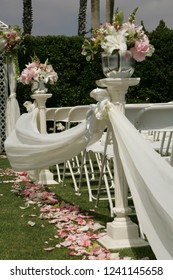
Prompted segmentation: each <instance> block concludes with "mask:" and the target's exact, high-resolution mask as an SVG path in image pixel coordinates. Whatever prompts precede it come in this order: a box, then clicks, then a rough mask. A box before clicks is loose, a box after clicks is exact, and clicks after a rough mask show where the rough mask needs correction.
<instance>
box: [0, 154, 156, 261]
mask: <svg viewBox="0 0 173 280" xmlns="http://www.w3.org/2000/svg"><path fill="white" fill-rule="evenodd" d="M9 168H10V166H9V162H8V160H7V159H5V158H0V205H1V211H0V259H1V260H27V259H28V260H74V259H83V257H82V256H71V255H70V254H69V253H70V250H69V249H68V248H66V247H61V248H55V249H54V250H50V251H46V250H45V248H47V247H52V246H53V247H55V245H56V244H57V243H58V240H57V239H56V238H55V234H56V229H55V226H54V225H52V224H50V223H49V221H48V220H45V219H40V218H39V215H40V208H39V206H38V205H36V204H33V205H32V204H31V205H30V206H29V207H28V208H26V209H21V207H24V206H25V202H24V199H23V197H22V196H19V195H17V194H15V193H13V192H11V189H12V186H13V185H14V182H11V181H12V180H13V179H15V178H16V177H15V174H13V173H12V172H9ZM7 171H8V172H7ZM25 184H26V182H20V183H19V185H20V186H24V185H25ZM49 191H50V192H55V193H56V195H57V197H58V200H59V201H64V202H66V203H69V204H74V205H78V206H79V207H80V211H81V213H83V214H87V215H92V217H93V218H92V219H94V221H95V222H99V223H100V224H102V225H106V223H107V222H109V221H112V219H113V218H111V217H110V212H109V205H108V202H107V201H101V202H100V203H99V207H98V208H95V202H89V201H88V193H87V191H86V189H85V188H84V187H82V189H81V196H77V195H76V194H75V192H74V188H73V185H72V183H71V180H69V179H66V184H65V186H64V187H63V188H62V186H61V184H58V185H52V186H49ZM131 219H132V220H134V221H135V222H136V221H137V220H136V215H134V213H133V215H132V216H131ZM28 221H32V222H34V223H35V225H34V226H30V225H28ZM62 241H63V240H62ZM118 252H119V254H120V256H121V257H124V256H128V257H131V258H133V259H143V258H144V259H145V258H149V259H152V260H153V259H155V256H154V254H153V252H152V250H151V248H150V246H147V247H143V248H128V249H123V250H118Z"/></svg>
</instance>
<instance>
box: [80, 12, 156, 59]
mask: <svg viewBox="0 0 173 280" xmlns="http://www.w3.org/2000/svg"><path fill="white" fill-rule="evenodd" d="M137 9H138V8H136V9H135V10H134V11H133V12H132V13H131V15H130V17H129V19H128V22H125V23H123V20H124V15H123V12H122V11H120V12H119V11H118V9H117V11H116V12H115V14H114V16H113V21H112V24H110V23H105V24H103V25H101V26H100V28H98V29H94V30H93V31H92V36H91V38H90V39H87V38H86V39H85V40H84V43H83V45H82V54H83V55H85V56H86V60H87V61H90V60H91V59H93V58H94V55H95V54H96V53H98V52H99V51H101V52H105V53H107V54H108V55H111V54H112V53H113V52H114V51H120V52H125V51H127V50H129V51H131V53H132V57H133V58H134V60H136V61H138V62H140V61H143V60H145V58H146V56H151V55H152V54H153V53H154V47H153V45H151V44H150V42H149V38H148V36H147V35H146V34H145V32H144V30H143V26H137V25H136V24H135V15H136V11H137Z"/></svg>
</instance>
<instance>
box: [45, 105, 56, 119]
mask: <svg viewBox="0 0 173 280" xmlns="http://www.w3.org/2000/svg"><path fill="white" fill-rule="evenodd" d="M56 109H57V107H56V108H46V120H47V121H54V113H55V111H56Z"/></svg>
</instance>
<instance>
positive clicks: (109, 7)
mask: <svg viewBox="0 0 173 280" xmlns="http://www.w3.org/2000/svg"><path fill="white" fill-rule="evenodd" d="M114 2H115V1H114V0H106V22H110V23H112V19H113V13H114Z"/></svg>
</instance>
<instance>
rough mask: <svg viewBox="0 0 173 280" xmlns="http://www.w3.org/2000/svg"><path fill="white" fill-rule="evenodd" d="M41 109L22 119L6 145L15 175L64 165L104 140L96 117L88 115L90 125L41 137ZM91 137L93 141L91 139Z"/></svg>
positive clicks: (22, 116) (86, 123) (25, 115)
mask: <svg viewBox="0 0 173 280" xmlns="http://www.w3.org/2000/svg"><path fill="white" fill-rule="evenodd" d="M37 115H38V109H37V108H36V109H35V110H34V111H32V112H30V113H26V114H23V115H21V117H20V118H19V119H18V121H17V123H16V129H15V130H14V131H13V132H12V133H11V134H10V136H9V137H8V138H7V140H6V141H5V149H6V152H7V155H8V158H9V160H10V163H11V166H12V167H13V169H14V170H16V171H22V170H26V171H27V170H33V169H40V168H47V167H49V166H51V165H54V164H57V163H62V162H65V161H66V160H68V159H71V158H72V157H74V156H75V155H78V154H79V153H80V152H81V151H82V150H84V149H85V147H86V145H87V144H88V143H89V142H90V143H92V141H96V140H98V139H99V138H100V137H101V134H102V132H103V129H104V127H105V125H104V122H100V121H98V120H97V119H96V118H95V115H94V114H93V113H92V114H88V118H87V122H85V123H82V124H80V125H77V126H75V127H74V128H71V129H69V130H66V131H63V132H61V133H52V134H40V132H39V131H38V129H37ZM91 135H92V139H91Z"/></svg>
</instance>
